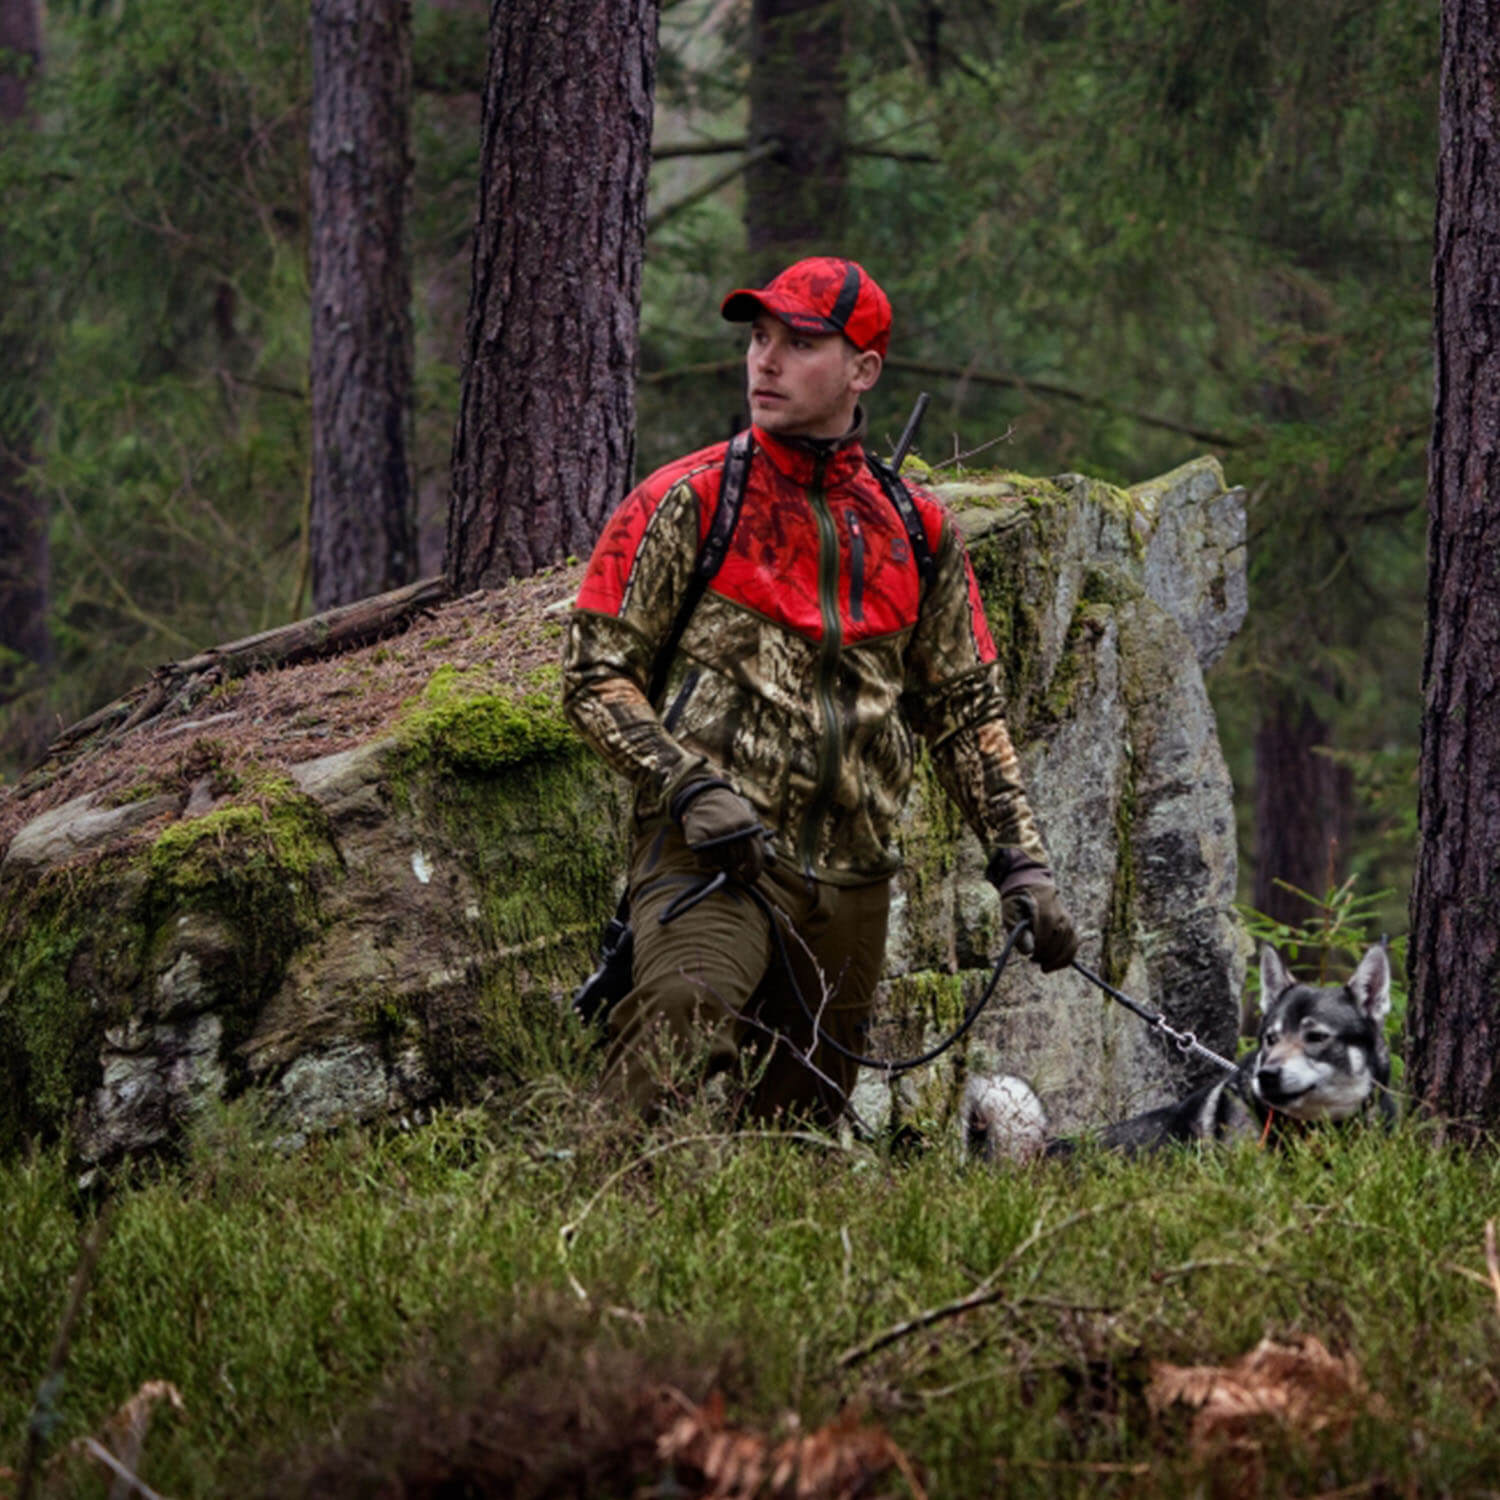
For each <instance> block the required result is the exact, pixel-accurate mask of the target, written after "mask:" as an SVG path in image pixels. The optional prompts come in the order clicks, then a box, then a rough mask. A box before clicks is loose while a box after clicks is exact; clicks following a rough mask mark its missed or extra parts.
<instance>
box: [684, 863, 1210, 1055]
mask: <svg viewBox="0 0 1500 1500" xmlns="http://www.w3.org/2000/svg"><path fill="white" fill-rule="evenodd" d="M728 881H729V876H728V874H727V873H726V872H725V871H723V870H719V871H717V872H715V873H714V874H713V875H710V876H708V877H707V878H706V879H704V880H703V881H701V882H700V883H699V884H697V885H695V886H693V887H691V888H690V889H688V890H687V891H685V892H684V893H683V894H682V895H681V896H679V897H678V898H677V899H676V900H675V901H673V902H672V904H671V905H670V906H669V907H668V908H667V909H666V910H665V911H664V912H663V913H662V914H661V916H660V917H659V918H658V921H660V923H661V925H662V926H663V927H665V926H666V924H667V923H668V922H670V921H672V920H673V919H674V918H676V917H680V916H681V915H682V914H683V913H684V912H685V911H690V910H692V908H693V907H695V906H696V905H697V904H698V903H699V902H700V901H703V900H706V899H707V898H708V897H709V896H711V895H713V893H714V892H715V891H717V890H721V889H723V887H724V886H725V885H727V884H728ZM745 892H746V894H747V895H748V896H749V897H750V899H751V900H752V901H754V902H755V904H756V905H757V906H758V907H759V908H760V909H761V912H762V913H763V915H764V916H765V919H766V921H767V922H769V923H770V925H771V931H772V933H773V934H774V935H775V938H776V949H777V953H778V955H779V957H780V959H781V966H782V968H783V969H784V970H785V972H786V977H787V983H788V984H789V985H790V986H791V990H792V995H793V996H794V998H795V999H796V1001H797V1006H798V1009H800V1010H801V1012H802V1014H803V1015H804V1016H805V1017H806V1019H807V1021H808V1023H809V1024H810V1025H811V1026H812V1029H813V1039H814V1044H816V1043H817V1042H822V1043H823V1044H824V1045H825V1046H827V1047H829V1048H831V1049H832V1050H833V1051H834V1052H837V1053H838V1054H839V1056H841V1057H846V1058H848V1059H849V1061H850V1062H855V1063H858V1064H859V1065H860V1066H861V1067H864V1068H877V1069H879V1071H880V1072H882V1073H884V1074H885V1075H886V1077H888V1078H895V1077H898V1076H899V1075H900V1074H902V1073H910V1072H911V1071H912V1070H913V1069H915V1068H922V1067H926V1065H927V1064H928V1063H930V1062H935V1061H936V1060H937V1059H938V1058H940V1057H941V1056H942V1055H943V1053H945V1052H946V1051H948V1050H949V1048H951V1047H953V1046H955V1045H957V1043H959V1042H960V1041H962V1040H963V1038H964V1037H965V1036H966V1035H967V1034H968V1033H969V1031H970V1029H971V1028H972V1027H973V1025H974V1023H975V1022H976V1021H977V1020H978V1019H979V1017H980V1016H981V1015H982V1014H983V1012H984V1009H985V1007H986V1006H987V1005H988V1004H989V1003H990V1001H991V1000H992V999H993V998H994V994H995V989H996V986H997V985H999V983H1000V976H1001V975H1002V974H1003V973H1004V972H1005V966H1006V964H1007V963H1009V962H1010V956H1011V954H1012V952H1014V951H1015V947H1016V944H1017V943H1018V942H1020V941H1021V939H1022V937H1023V936H1027V935H1029V934H1030V932H1031V920H1030V918H1029V917H1028V918H1024V919H1023V920H1021V921H1020V922H1017V923H1016V925H1015V926H1014V927H1013V928H1012V929H1011V930H1010V933H1009V935H1008V936H1007V937H1006V939H1005V946H1004V947H1003V948H1002V949H1001V950H1000V956H999V958H997V959H996V960H995V966H994V968H993V969H992V970H991V972H990V981H989V983H988V984H987V985H986V986H985V988H984V993H983V994H982V995H981V996H980V997H979V999H978V1000H976V1001H975V1002H974V1004H973V1005H972V1006H971V1007H970V1008H969V1009H968V1011H966V1012H965V1014H964V1018H963V1020H962V1021H961V1022H959V1024H958V1027H957V1029H956V1030H954V1031H953V1032H952V1033H951V1034H950V1035H948V1036H946V1037H945V1038H944V1039H943V1040H942V1041H941V1042H939V1043H938V1044H937V1046H935V1047H933V1048H931V1049H929V1050H928V1051H926V1052H923V1053H922V1054H921V1055H920V1056H917V1057H898V1058H888V1057H866V1056H865V1055H864V1054H863V1053H860V1052H854V1051H851V1050H850V1049H849V1048H848V1047H846V1046H844V1045H843V1043H842V1042H840V1041H838V1040H837V1039H836V1038H835V1037H832V1036H830V1035H829V1034H828V1033H827V1032H826V1031H825V1030H824V1029H823V1024H822V1022H821V1021H819V1019H818V1017H817V1015H816V1014H815V1013H814V1011H813V1010H812V1009H811V1008H810V1007H809V1006H808V1003H807V999H806V997H805V996H804V995H803V993H802V986H801V985H799V984H798V983H797V976H796V973H795V972H794V970H793V969H792V960H791V955H790V954H789V953H788V952H787V949H786V939H785V938H784V937H783V936H782V932H781V923H780V922H779V921H778V920H777V917H778V914H779V911H778V908H777V907H775V906H774V905H773V904H772V903H771V902H770V901H768V900H767V899H766V898H765V897H764V896H763V895H762V894H761V893H760V892H759V891H758V890H756V889H755V887H754V886H753V885H752V886H746V887H745ZM1022 951H1023V952H1026V951H1028V950H1027V949H1025V948H1024V947H1023V949H1022ZM1072 967H1073V968H1074V969H1076V970H1077V971H1078V973H1080V974H1082V975H1083V977H1084V978H1085V979H1087V980H1088V981H1089V983H1090V984H1094V985H1097V986H1098V987H1099V988H1100V989H1101V990H1103V991H1104V993H1105V994H1106V995H1108V996H1109V997H1110V999H1112V1000H1115V1001H1118V1002H1119V1004H1121V1005H1123V1006H1124V1007H1125V1008H1126V1010H1128V1011H1130V1012H1131V1013H1132V1014H1133V1015H1136V1016H1138V1017H1139V1018H1140V1019H1141V1020H1143V1021H1145V1022H1146V1024H1147V1025H1149V1026H1150V1027H1151V1028H1152V1029H1153V1030H1155V1031H1159V1032H1160V1033H1161V1034H1162V1035H1163V1036H1165V1037H1167V1038H1168V1039H1169V1040H1170V1041H1171V1042H1172V1044H1173V1045H1174V1046H1175V1047H1176V1048H1177V1050H1178V1051H1179V1052H1183V1053H1192V1054H1193V1055H1195V1056H1197V1057H1201V1058H1203V1059H1204V1060H1205V1061H1207V1062H1211V1063H1213V1064H1214V1065H1215V1066H1216V1067H1220V1068H1222V1069H1223V1070H1224V1071H1225V1072H1226V1073H1233V1072H1236V1071H1237V1065H1236V1064H1234V1063H1232V1062H1230V1061H1229V1059H1228V1058H1227V1057H1220V1056H1219V1054H1218V1053H1217V1052H1215V1051H1213V1050H1212V1048H1209V1047H1206V1046H1204V1044H1203V1043H1202V1042H1200V1041H1199V1040H1198V1038H1197V1037H1196V1036H1194V1035H1193V1033H1192V1032H1191V1031H1179V1030H1178V1029H1177V1028H1176V1027H1175V1026H1173V1025H1172V1023H1171V1022H1170V1021H1168V1020H1167V1018H1166V1017H1165V1016H1164V1015H1163V1014H1162V1013H1161V1012H1160V1011H1154V1010H1152V1009H1150V1007H1149V1006H1145V1005H1142V1004H1141V1003H1140V1001H1138V1000H1132V999H1131V998H1130V996H1129V995H1127V994H1126V993H1125V992H1124V991H1123V990H1117V989H1116V988H1115V987H1114V985H1112V984H1110V983H1109V981H1108V980H1106V979H1102V978H1101V977H1100V976H1099V975H1098V974H1095V973H1094V972H1093V970H1092V969H1086V968H1084V966H1083V965H1082V964H1081V963H1079V962H1077V961H1076V960H1074V962H1073V964H1072Z"/></svg>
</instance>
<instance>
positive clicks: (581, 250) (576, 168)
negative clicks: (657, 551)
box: [445, 0, 657, 592]
mask: <svg viewBox="0 0 1500 1500" xmlns="http://www.w3.org/2000/svg"><path fill="white" fill-rule="evenodd" d="M656 33H657V0H505V3H501V0H494V3H493V4H492V6H491V10H490V61H489V74H488V77H487V79H486V82H485V93H484V114H483V125H482V127H481V142H480V151H481V158H480V184H479V215H478V223H477V224H476V226H475V234H474V260H473V283H472V287H471V290H470V295H469V312H468V319H467V326H466V329H465V351H464V380H463V391H462V394H461V396H460V399H459V415H458V425H457V430H456V431H455V434H454V441H453V460H452V485H453V493H452V499H451V501H450V505H449V512H448V540H447V553H446V558H445V568H446V571H447V574H448V577H449V578H450V579H451V580H452V582H453V586H454V588H455V590H457V591H459V592H465V591H467V590H470V589H475V588H481V587H490V586H493V585H495V584H498V583H501V582H503V581H504V580H505V579H507V578H511V577H525V576H527V575H529V574H531V573H534V572H536V571H537V569H539V568H541V567H544V566H548V565H550V564H552V563H556V562H560V561H561V560H562V559H563V558H565V557H566V556H568V555H569V554H570V553H578V554H583V553H587V552H588V550H589V549H590V548H591V547H592V546H593V543H594V539H595V537H597V535H598V533H599V530H600V527H601V526H602V524H603V521H604V517H605V516H606V515H607V514H608V512H609V511H610V509H611V508H612V507H613V506H614V504H615V503H616V501H618V499H619V498H620V496H621V495H622V494H623V493H624V492H625V491H626V489H628V488H629V485H630V479H631V469H632V465H633V462H634V456H635V432H634V427H635V364H636V352H637V347H638V338H639V327H638V324H639V318H640V298H641V260H642V256H643V252H644V244H645V223H646V220H645V204H646V176H647V172H648V171H649V168H650V149H651V110H652V96H653V91H654V88H655V81H656Z"/></svg>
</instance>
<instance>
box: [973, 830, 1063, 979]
mask: <svg viewBox="0 0 1500 1500" xmlns="http://www.w3.org/2000/svg"><path fill="white" fill-rule="evenodd" d="M985 875H986V876H987V877H988V878H989V880H990V882H991V884H993V885H994V886H995V888H996V889H997V890H998V891H999V892H1000V920H1001V921H1002V922H1003V923H1004V924H1005V930H1006V932H1010V931H1011V930H1012V928H1014V927H1015V925H1016V924H1017V923H1018V922H1023V921H1029V922H1030V923H1031V931H1030V932H1023V933H1022V934H1021V936H1020V938H1019V939H1018V940H1017V943H1016V946H1017V947H1018V948H1019V949H1020V950H1021V952H1022V953H1027V954H1034V956H1035V958H1036V961H1037V963H1038V964H1040V965H1041V969H1042V973H1044V974H1051V973H1053V972H1054V971H1055V970H1057V969H1066V968H1067V967H1068V965H1069V964H1070V963H1072V962H1073V960H1074V959H1075V958H1076V957H1077V956H1078V934H1077V933H1076V932H1075V931H1074V930H1073V919H1072V918H1071V917H1070V916H1069V915H1068V909H1067V907H1066V906H1064V905H1063V904H1062V898H1061V897H1060V896H1059V895H1058V894H1057V887H1056V886H1055V885H1053V883H1052V872H1051V871H1050V870H1048V869H1047V867H1046V866H1045V865H1042V864H1038V863H1037V861H1036V860H1034V859H1032V858H1031V856H1030V855H1029V854H1025V853H1023V852H1022V851H1021V850H1019V849H1001V850H998V851H997V852H996V854H995V856H994V858H993V859H991V860H990V863H989V867H988V868H987V869H986V870H985Z"/></svg>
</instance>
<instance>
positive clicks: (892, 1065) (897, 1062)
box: [746, 886, 1031, 1078]
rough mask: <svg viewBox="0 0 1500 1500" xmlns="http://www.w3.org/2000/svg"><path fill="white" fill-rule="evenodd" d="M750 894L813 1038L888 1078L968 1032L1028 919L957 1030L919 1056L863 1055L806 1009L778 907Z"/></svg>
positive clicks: (929, 1057) (1016, 930) (1012, 935)
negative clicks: (772, 939)
mask: <svg viewBox="0 0 1500 1500" xmlns="http://www.w3.org/2000/svg"><path fill="white" fill-rule="evenodd" d="M746 890H748V891H749V893H750V898H751V900H753V901H754V902H755V904H756V905H757V906H759V907H760V909H761V911H762V912H763V913H764V914H765V918H766V920H767V921H768V922H769V923H770V924H771V931H772V933H773V934H774V935H775V938H776V948H777V952H778V954H779V956H780V958H781V966H782V968H783V969H785V970H786V977H787V982H788V983H789V984H790V985H791V988H792V994H793V995H794V996H795V997H796V1000H797V1005H798V1008H799V1009H800V1010H801V1012H802V1014H803V1015H804V1016H805V1017H806V1018H807V1020H808V1021H809V1023H810V1024H811V1025H812V1028H813V1037H814V1042H815V1043H816V1042H822V1043H823V1044H824V1045H825V1046H827V1047H830V1048H831V1049H832V1050H833V1051H835V1052H837V1053H838V1054H839V1056H840V1057H846V1058H848V1059H849V1061H850V1062H854V1063H858V1064H859V1065H860V1066H861V1067H864V1068H878V1069H879V1070H880V1072H882V1073H884V1074H885V1076H886V1077H887V1078H895V1077H897V1076H899V1075H900V1074H902V1073H910V1072H911V1071H912V1070H913V1069H914V1068H921V1067H925V1066H926V1065H927V1064H928V1063H930V1062H933V1061H935V1060H936V1059H937V1058H939V1057H941V1056H942V1055H943V1053H945V1052H946V1051H947V1050H948V1049H949V1048H950V1047H952V1046H954V1045H956V1044H957V1043H958V1042H960V1041H961V1040H962V1039H963V1038H964V1036H965V1035H966V1034H967V1033H968V1031H969V1029H970V1027H972V1026H973V1024H974V1023H975V1022H976V1021H977V1020H978V1019H979V1017H980V1015H981V1013H982V1012H983V1010H984V1008H985V1006H987V1005H988V1004H989V1003H990V1000H991V999H992V997H993V996H994V993H995V986H996V985H998V984H999V983H1000V976H1001V975H1002V974H1003V973H1004V972H1005V965H1006V964H1007V963H1008V962H1009V960H1010V955H1011V950H1012V949H1013V948H1014V947H1015V946H1016V942H1017V940H1018V939H1019V938H1020V936H1021V934H1022V933H1023V932H1027V931H1029V930H1030V927H1031V924H1030V922H1017V923H1016V925H1015V927H1014V928H1013V929H1012V931H1011V933H1010V936H1009V937H1007V938H1006V940H1005V946H1004V947H1003V948H1002V949H1001V950H1000V957H999V958H997V959H996V960H995V967H994V969H993V971H992V972H991V974H990V982H989V983H988V984H987V985H986V986H985V988H984V993H983V994H982V995H981V996H980V997H979V999H978V1000H976V1001H975V1002H974V1004H973V1005H972V1006H971V1007H970V1008H969V1010H968V1011H967V1012H966V1013H965V1015H964V1018H963V1020H962V1021H961V1022H959V1025H958V1028H957V1030H955V1031H954V1032H952V1033H951V1034H950V1035H948V1036H947V1037H945V1038H944V1039H943V1040H942V1041H941V1042H939V1043H938V1044H937V1046H935V1047H933V1048H932V1049H931V1050H929V1051H927V1052H924V1053H922V1054H921V1056H920V1057H866V1056H865V1055H864V1054H863V1053H860V1052H854V1051H851V1050H850V1049H849V1048H848V1047H846V1046H844V1044H843V1043H842V1042H840V1041H838V1040H837V1039H836V1038H835V1037H832V1036H830V1035H829V1034H828V1032H827V1031H825V1030H824V1028H823V1023H822V1022H821V1021H820V1020H819V1019H818V1017H817V1016H816V1015H815V1014H814V1013H813V1012H812V1010H811V1009H809V1007H808V1004H807V999H806V997H805V996H804V995H803V993H802V986H801V985H799V984H798V983H797V975H796V972H795V971H794V970H793V968H792V959H791V955H790V954H789V953H788V952H787V951H786V939H785V938H784V937H783V936H782V934H781V923H780V922H779V921H778V920H777V909H776V908H775V907H774V906H772V904H771V903H770V902H769V901H767V900H766V898H765V897H764V896H763V895H762V894H761V893H760V892H759V891H758V890H756V889H755V887H754V886H747V887H746Z"/></svg>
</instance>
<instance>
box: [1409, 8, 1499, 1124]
mask: <svg viewBox="0 0 1500 1500" xmlns="http://www.w3.org/2000/svg"><path fill="white" fill-rule="evenodd" d="M1442 24H1443V64H1442V81H1441V86H1440V106H1439V128H1438V172H1437V224H1436V235H1435V243H1434V252H1433V295H1434V355H1435V360H1434V363H1435V374H1436V381H1435V394H1434V403H1433V429H1432V445H1431V448H1430V450H1429V456H1428V484H1427V504H1428V588H1427V635H1426V644H1425V651H1424V659H1423V668H1422V683H1423V694H1424V701H1423V711H1422V751H1421V769H1420V772H1419V792H1418V820H1419V832H1420V837H1419V843H1418V856H1417V871H1416V879H1415V881H1414V883H1413V887H1412V902H1411V940H1410V950H1409V955H1408V959H1409V967H1410V982H1411V989H1410V1005H1409V1010H1408V1037H1409V1062H1410V1072H1409V1075H1408V1076H1409V1078H1410V1081H1411V1085H1412V1088H1413V1090H1414V1091H1415V1093H1416V1094H1417V1095H1418V1096H1419V1097H1420V1098H1421V1099H1422V1100H1423V1101H1424V1102H1425V1103H1426V1104H1427V1105H1429V1106H1431V1107H1432V1108H1434V1109H1436V1110H1438V1111H1440V1112H1441V1113H1442V1114H1444V1115H1445V1116H1447V1117H1448V1118H1450V1119H1451V1120H1453V1121H1454V1122H1455V1123H1454V1127H1453V1128H1454V1130H1455V1132H1456V1133H1457V1134H1458V1135H1459V1136H1461V1137H1468V1138H1475V1137H1477V1136H1478V1134H1479V1133H1480V1132H1481V1131H1483V1130H1493V1129H1494V1128H1495V1127H1496V1126H1497V1125H1500V156H1497V152H1500V98H1497V92H1500V0H1443V23H1442Z"/></svg>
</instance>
